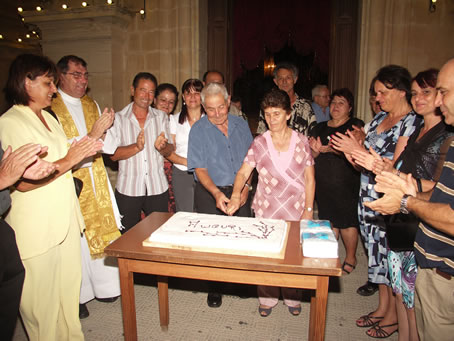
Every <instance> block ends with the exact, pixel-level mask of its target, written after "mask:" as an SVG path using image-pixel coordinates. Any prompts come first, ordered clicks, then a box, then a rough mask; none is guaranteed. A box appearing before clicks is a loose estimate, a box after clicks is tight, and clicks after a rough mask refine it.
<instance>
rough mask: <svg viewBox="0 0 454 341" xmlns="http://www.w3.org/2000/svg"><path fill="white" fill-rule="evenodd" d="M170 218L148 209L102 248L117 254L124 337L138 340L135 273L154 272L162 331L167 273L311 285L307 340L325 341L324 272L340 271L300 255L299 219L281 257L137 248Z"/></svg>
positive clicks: (337, 265)
mask: <svg viewBox="0 0 454 341" xmlns="http://www.w3.org/2000/svg"><path fill="white" fill-rule="evenodd" d="M170 217H171V214H170V213H157V212H155V213H152V214H151V215H150V216H148V217H147V218H145V219H144V220H142V221H141V222H140V223H139V224H137V225H136V226H135V227H134V228H132V229H131V230H129V231H128V232H127V233H125V234H124V235H123V236H121V237H120V238H118V239H117V240H116V241H115V242H113V243H112V244H111V245H109V246H108V247H107V248H106V249H105V252H106V254H107V255H110V256H114V257H117V258H118V266H119V268H120V286H121V304H122V311H123V326H124V334H125V340H127V341H129V340H137V322H136V309H135V298H134V279H133V274H134V272H139V273H145V274H153V275H157V279H158V300H159V318H160V324H161V327H162V328H163V329H167V326H168V325H169V298H168V279H167V277H169V276H170V277H182V278H192V279H199V280H210V281H222V282H232V283H244V284H255V285H272V286H279V287H290V288H303V289H313V290H315V295H313V296H312V297H311V307H310V320H309V340H323V339H324V336H325V318H326V306H327V300H328V281H329V276H341V274H342V271H341V268H340V262H339V259H337V258H336V259H321V258H306V257H303V256H302V252H301V245H300V241H299V240H300V238H299V223H298V222H292V223H291V227H290V231H289V237H288V243H287V248H286V252H285V258H284V259H274V258H260V257H247V256H238V255H227V254H218V253H209V254H208V253H205V252H195V251H186V250H174V249H164V248H153V247H144V246H142V242H143V241H144V240H145V239H146V238H147V237H149V236H150V234H151V233H152V232H153V231H155V230H156V229H157V228H158V227H159V226H161V225H162V224H163V223H165V222H166V221H167V219H169V218H170Z"/></svg>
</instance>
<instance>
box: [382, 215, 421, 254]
mask: <svg viewBox="0 0 454 341" xmlns="http://www.w3.org/2000/svg"><path fill="white" fill-rule="evenodd" d="M385 223H386V238H387V239H388V247H389V248H390V249H391V250H393V251H413V244H414V242H415V236H416V232H417V231H418V226H419V218H418V217H417V216H415V215H414V214H412V213H410V214H403V213H397V214H394V215H391V216H385Z"/></svg>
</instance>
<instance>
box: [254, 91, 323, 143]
mask: <svg viewBox="0 0 454 341" xmlns="http://www.w3.org/2000/svg"><path fill="white" fill-rule="evenodd" d="M316 124H317V118H316V117H315V113H314V111H313V110H312V106H311V104H310V102H309V101H307V100H305V99H304V98H302V97H299V96H298V95H296V101H295V103H293V106H292V116H291V117H290V122H289V123H288V126H289V127H290V128H292V129H293V130H295V131H297V132H300V133H302V134H304V135H306V136H309V135H310V133H311V131H312V129H313V128H314V127H315V125H316ZM267 130H268V127H267V125H266V121H265V116H264V114H263V111H260V115H259V124H258V127H257V134H262V133H264V132H265V131H267Z"/></svg>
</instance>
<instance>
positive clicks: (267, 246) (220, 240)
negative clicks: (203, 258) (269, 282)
mask: <svg viewBox="0 0 454 341" xmlns="http://www.w3.org/2000/svg"><path fill="white" fill-rule="evenodd" d="M287 233H288V228H287V223H286V222H285V221H283V220H276V219H261V218H244V217H229V216H220V215H214V214H200V213H189V212H178V213H176V214H174V215H173V216H172V217H171V218H170V219H169V220H167V221H166V222H165V223H164V224H163V225H162V226H161V227H159V228H158V229H157V230H156V231H155V232H153V233H152V234H151V236H150V237H149V238H147V239H146V240H145V241H144V242H143V244H144V246H153V247H166V248H176V249H186V250H193V251H205V252H217V253H229V254H238V255H247V256H259V257H273V258H284V252H285V245H286V241H287Z"/></svg>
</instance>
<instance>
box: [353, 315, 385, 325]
mask: <svg viewBox="0 0 454 341" xmlns="http://www.w3.org/2000/svg"><path fill="white" fill-rule="evenodd" d="M371 314H372V313H369V314H367V315H363V316H361V317H360V318H359V319H357V320H356V326H357V327H360V328H366V327H367V328H370V327H374V326H375V325H376V324H378V323H379V322H380V320H382V319H383V316H372V315H371ZM372 319H374V320H377V321H372ZM358 322H359V323H358Z"/></svg>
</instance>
